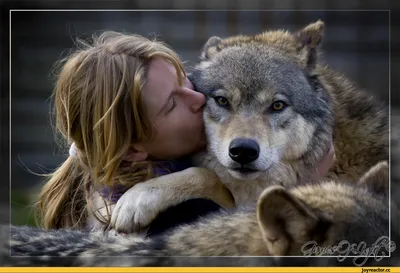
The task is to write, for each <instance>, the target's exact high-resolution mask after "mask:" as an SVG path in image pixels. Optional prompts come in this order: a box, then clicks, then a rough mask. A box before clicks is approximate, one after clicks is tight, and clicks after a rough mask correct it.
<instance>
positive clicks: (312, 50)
mask: <svg viewBox="0 0 400 273" xmlns="http://www.w3.org/2000/svg"><path fill="white" fill-rule="evenodd" d="M324 27H325V24H324V22H322V21H321V20H318V21H317V22H315V23H312V24H310V25H308V26H306V27H305V28H303V29H302V30H300V31H298V32H297V33H295V34H294V36H295V38H296V40H297V41H298V43H299V52H300V54H301V55H302V57H303V58H304V62H305V64H306V66H307V67H308V68H310V69H313V68H315V65H316V63H317V48H318V46H319V45H320V43H321V41H322V37H323V35H324Z"/></svg>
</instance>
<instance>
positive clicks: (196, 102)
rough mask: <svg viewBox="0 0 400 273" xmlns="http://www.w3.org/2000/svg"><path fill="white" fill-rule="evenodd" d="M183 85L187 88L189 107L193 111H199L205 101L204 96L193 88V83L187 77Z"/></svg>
mask: <svg viewBox="0 0 400 273" xmlns="http://www.w3.org/2000/svg"><path fill="white" fill-rule="evenodd" d="M184 87H185V88H187V89H186V90H187V91H188V92H187V97H188V100H189V102H190V108H191V110H192V111H193V112H197V111H199V110H200V109H201V108H202V107H203V106H204V104H205V103H206V97H205V96H204V95H203V94H202V93H200V92H197V91H195V90H194V86H193V84H192V83H191V82H190V81H189V79H188V78H186V79H185V82H184Z"/></svg>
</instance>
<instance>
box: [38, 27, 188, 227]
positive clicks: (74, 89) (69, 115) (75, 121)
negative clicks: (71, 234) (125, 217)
mask: <svg viewBox="0 0 400 273" xmlns="http://www.w3.org/2000/svg"><path fill="white" fill-rule="evenodd" d="M77 45H78V48H77V50H76V51H75V52H73V53H72V54H70V55H69V56H68V57H67V58H65V59H63V60H61V61H60V62H59V63H58V67H59V68H60V69H59V71H58V72H57V81H56V86H55V89H54V92H53V96H52V97H53V101H54V114H55V128H56V130H57V131H58V133H59V134H60V135H61V136H62V138H63V139H64V141H65V142H66V143H67V144H71V143H72V142H75V145H76V147H77V150H78V153H77V155H76V156H74V157H71V156H70V157H68V158H67V159H66V161H65V162H64V163H63V164H62V165H61V166H60V167H59V168H58V169H57V170H56V171H55V172H54V173H52V174H50V175H49V178H48V181H47V183H46V184H45V186H44V187H43V189H42V191H41V193H40V195H39V198H38V202H37V206H36V208H37V211H38V212H39V217H40V220H41V225H42V226H43V227H44V228H60V227H83V226H84V225H85V223H86V220H87V217H88V214H87V213H88V212H87V207H86V206H87V205H89V202H88V200H89V199H90V198H89V196H88V192H90V188H91V187H92V186H95V187H96V186H99V185H100V186H112V185H116V184H121V185H124V186H127V187H131V186H133V185H134V184H136V183H138V182H141V181H145V180H147V179H150V178H152V177H153V174H152V165H151V162H149V161H144V162H136V163H129V164H127V163H126V162H125V161H123V157H124V156H125V155H126V153H127V151H128V150H129V148H130V147H131V145H132V143H134V142H139V141H141V140H145V139H149V138H151V137H152V132H153V127H152V124H151V122H150V121H149V119H148V116H147V113H146V109H145V108H144V106H143V104H142V100H141V94H142V91H143V87H144V85H145V83H146V76H147V68H148V63H149V61H150V60H152V59H153V58H155V57H161V58H163V59H165V60H166V61H168V62H170V63H171V64H172V65H173V66H174V67H175V69H176V70H177V75H178V82H179V84H180V85H182V83H183V78H184V77H185V76H186V74H185V71H184V68H183V64H182V62H181V61H180V59H179V57H178V56H177V54H176V53H175V52H174V51H173V50H172V49H171V48H169V47H168V46H167V45H165V44H164V43H162V42H159V41H156V40H149V39H147V38H145V37H142V36H139V35H127V34H122V33H117V32H105V33H103V34H101V35H100V36H98V37H96V36H93V41H92V43H88V42H84V41H78V44H77Z"/></svg>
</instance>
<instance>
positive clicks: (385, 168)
mask: <svg viewBox="0 0 400 273" xmlns="http://www.w3.org/2000/svg"><path fill="white" fill-rule="evenodd" d="M359 183H360V184H362V185H366V186H367V187H369V188H370V189H372V190H373V191H374V192H377V193H382V194H384V195H388V194H389V164H388V162H387V161H380V162H378V163H377V164H376V165H374V166H373V167H372V168H371V169H369V171H367V172H366V173H365V174H364V175H363V176H362V177H361V178H360V180H359Z"/></svg>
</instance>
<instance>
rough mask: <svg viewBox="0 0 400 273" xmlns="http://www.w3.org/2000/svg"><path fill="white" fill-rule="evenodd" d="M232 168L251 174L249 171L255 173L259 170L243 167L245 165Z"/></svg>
mask: <svg viewBox="0 0 400 273" xmlns="http://www.w3.org/2000/svg"><path fill="white" fill-rule="evenodd" d="M232 170H234V171H236V172H240V173H243V174H251V173H256V172H258V171H259V170H256V169H251V168H245V167H239V168H233V169H232Z"/></svg>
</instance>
